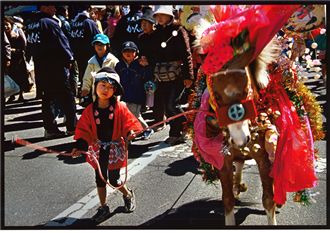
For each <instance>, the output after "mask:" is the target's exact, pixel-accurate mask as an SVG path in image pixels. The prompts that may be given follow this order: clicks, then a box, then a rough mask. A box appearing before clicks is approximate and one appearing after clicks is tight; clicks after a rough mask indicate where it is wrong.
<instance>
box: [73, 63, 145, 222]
mask: <svg viewBox="0 0 330 233" xmlns="http://www.w3.org/2000/svg"><path fill="white" fill-rule="evenodd" d="M95 93H96V96H97V97H96V100H95V101H94V102H93V103H91V104H90V105H88V106H87V107H86V109H85V110H84V111H83V113H82V115H81V117H80V119H79V121H78V123H77V127H76V131H75V136H74V139H75V140H77V142H76V146H75V148H74V149H73V150H72V155H73V156H79V155H80V154H81V153H82V152H83V151H87V149H88V147H90V148H91V146H94V148H95V146H96V147H97V148H98V149H99V154H98V156H97V157H98V161H99V164H100V168H101V172H102V175H103V177H104V179H105V180H107V179H108V178H109V182H110V184H111V185H112V186H116V187H118V186H120V185H121V184H122V181H120V168H122V167H125V166H126V163H127V162H126V159H125V155H124V154H123V153H115V154H114V153H111V150H110V149H113V148H112V146H113V143H116V142H119V143H120V142H122V140H123V138H125V137H128V138H129V137H132V136H133V135H134V132H137V131H140V130H142V126H141V124H140V123H139V121H138V120H137V119H136V117H135V116H134V115H133V114H132V113H131V112H130V111H129V110H128V108H127V107H126V105H125V104H124V103H122V102H120V101H118V100H117V98H116V96H118V95H122V94H123V87H122V86H121V84H120V78H119V75H118V74H117V73H116V72H115V71H114V70H113V69H111V68H109V67H105V68H102V69H101V70H99V71H98V72H97V74H96V76H95ZM112 151H117V152H118V151H120V149H119V150H117V149H115V150H112ZM95 174H96V186H97V191H98V196H99V199H100V207H99V208H98V212H97V213H96V214H95V215H94V216H93V217H92V219H93V220H94V221H95V222H96V223H100V222H102V221H104V220H106V219H107V218H109V217H110V210H109V207H108V206H107V203H106V197H107V194H106V183H105V182H104V181H103V180H102V179H101V178H100V176H99V174H98V171H97V170H96V171H95ZM119 191H120V192H122V193H123V199H124V202H125V208H126V211H127V212H132V211H134V209H135V197H134V193H133V191H132V190H131V189H128V188H127V187H126V185H124V186H122V187H121V188H119Z"/></svg>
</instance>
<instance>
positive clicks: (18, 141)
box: [13, 110, 215, 189]
mask: <svg viewBox="0 0 330 233" xmlns="http://www.w3.org/2000/svg"><path fill="white" fill-rule="evenodd" d="M197 112H205V113H207V114H208V115H211V116H215V114H214V113H211V112H207V111H202V110H188V111H186V112H182V113H179V114H177V115H175V116H172V117H169V118H167V119H166V120H164V121H161V122H158V123H156V124H153V125H152V126H149V127H147V128H145V129H143V130H140V131H138V132H136V133H135V135H132V136H131V137H130V138H129V139H128V140H125V142H126V143H128V141H129V140H133V139H134V138H136V137H137V135H139V134H141V133H142V132H144V131H145V130H148V129H152V128H154V127H156V126H158V125H161V124H164V123H165V122H169V121H171V120H173V119H175V118H178V117H181V116H184V115H189V114H193V113H197ZM13 142H14V143H16V144H19V145H22V146H26V147H30V148H32V149H35V150H39V151H43V152H46V153H50V154H58V155H63V156H71V157H72V153H67V152H60V151H56V150H52V149H49V148H46V147H43V146H40V145H37V144H34V143H31V142H29V141H27V140H24V139H22V138H19V137H17V136H15V137H14V138H13ZM126 145H127V144H126ZM82 153H83V154H85V155H86V156H88V157H89V158H90V160H91V161H93V162H94V163H95V164H96V165H97V170H98V173H99V176H100V178H101V179H102V180H103V182H105V183H106V184H107V185H108V186H110V187H111V188H113V189H120V188H122V187H123V186H124V185H125V184H126V182H127V175H128V171H127V166H128V163H127V159H128V151H127V148H126V149H125V154H126V155H125V159H126V166H125V180H124V182H123V183H122V184H121V185H120V186H118V187H114V186H112V185H111V184H110V183H109V182H108V181H107V180H105V179H104V177H103V175H102V172H101V168H100V163H99V161H98V160H97V158H96V155H95V154H94V153H89V152H86V151H83V152H82Z"/></svg>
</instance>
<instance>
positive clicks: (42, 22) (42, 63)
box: [26, 6, 77, 138]
mask: <svg viewBox="0 0 330 233" xmlns="http://www.w3.org/2000/svg"><path fill="white" fill-rule="evenodd" d="M55 12H56V9H55V6H40V12H38V13H37V14H36V18H35V20H34V21H33V22H31V23H30V24H28V25H27V30H26V32H27V41H28V46H31V49H30V51H31V55H32V57H33V61H34V66H35V73H36V76H38V77H39V80H40V88H41V89H42V92H43V95H42V118H43V123H44V128H45V135H44V136H45V138H53V137H58V136H64V135H65V133H64V132H62V131H60V130H59V129H58V127H57V124H56V121H55V116H54V113H53V111H52V109H53V108H52V105H53V103H57V104H58V105H59V107H60V108H61V109H62V110H63V112H64V114H65V116H66V128H67V134H68V135H72V134H73V133H74V130H75V126H76V120H77V119H76V105H75V100H74V96H73V93H72V90H71V88H70V83H69V75H70V73H69V69H70V67H71V65H72V62H73V53H72V51H71V48H70V45H69V41H68V39H67V37H66V36H65V35H64V33H63V31H62V30H61V28H60V26H59V24H58V21H57V20H56V19H55V18H54V17H53V16H54V15H55Z"/></svg>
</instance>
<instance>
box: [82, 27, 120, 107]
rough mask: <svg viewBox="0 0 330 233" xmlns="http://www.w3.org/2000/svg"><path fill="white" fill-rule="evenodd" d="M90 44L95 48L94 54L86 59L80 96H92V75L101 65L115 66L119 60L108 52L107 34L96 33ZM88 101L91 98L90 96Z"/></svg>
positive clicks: (108, 41)
mask: <svg viewBox="0 0 330 233" xmlns="http://www.w3.org/2000/svg"><path fill="white" fill-rule="evenodd" d="M92 46H93V47H94V50H95V55H94V56H93V57H91V58H90V59H89V60H88V64H87V67H86V71H85V74H84V77H83V83H82V88H81V97H85V98H86V97H88V96H89V97H92V96H93V99H95V94H94V90H93V89H94V85H93V84H94V78H93V77H94V75H95V74H96V73H97V72H98V71H99V70H100V69H101V68H103V67H110V68H112V69H114V68H115V66H116V64H117V63H118V62H119V60H118V58H116V57H115V56H114V55H113V54H112V53H110V40H109V38H108V36H107V35H104V34H96V35H95V36H94V38H93V41H92ZM90 101H92V100H91V98H90Z"/></svg>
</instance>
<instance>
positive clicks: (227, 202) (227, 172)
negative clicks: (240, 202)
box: [219, 156, 235, 226]
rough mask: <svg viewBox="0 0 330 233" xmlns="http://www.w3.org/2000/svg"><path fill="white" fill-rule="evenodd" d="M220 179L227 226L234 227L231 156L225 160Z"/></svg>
mask: <svg viewBox="0 0 330 233" xmlns="http://www.w3.org/2000/svg"><path fill="white" fill-rule="evenodd" d="M230 157H231V156H230ZM219 177H220V181H221V187H222V201H223V205H224V208H225V224H226V225H227V226H229V225H232V226H234V225H235V215H234V205H235V198H234V194H233V160H232V158H229V156H227V157H226V158H225V163H224V165H223V167H222V169H221V171H220V172H219Z"/></svg>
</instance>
